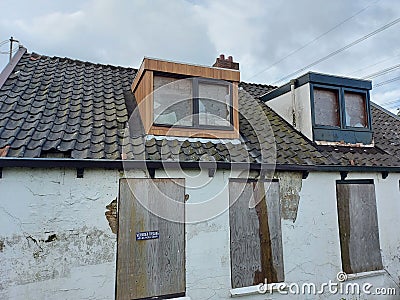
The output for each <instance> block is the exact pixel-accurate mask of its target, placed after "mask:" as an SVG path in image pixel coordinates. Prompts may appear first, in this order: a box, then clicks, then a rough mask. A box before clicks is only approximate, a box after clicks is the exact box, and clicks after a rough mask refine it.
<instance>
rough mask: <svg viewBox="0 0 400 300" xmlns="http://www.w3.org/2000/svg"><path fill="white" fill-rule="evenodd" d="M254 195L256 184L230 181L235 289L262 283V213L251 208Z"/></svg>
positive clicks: (232, 267)
mask: <svg viewBox="0 0 400 300" xmlns="http://www.w3.org/2000/svg"><path fill="white" fill-rule="evenodd" d="M253 197H254V194H253V186H252V183H248V182H230V183H229V199H230V202H231V207H230V209H229V221H230V237H231V269H232V274H231V282H232V288H238V287H244V286H250V285H254V284H257V283H259V282H257V283H256V282H254V274H255V273H256V272H259V273H260V272H262V266H261V250H260V238H259V236H258V232H259V224H258V216H257V212H256V210H255V209H254V208H249V201H254V200H253Z"/></svg>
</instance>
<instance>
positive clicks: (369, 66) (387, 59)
mask: <svg viewBox="0 0 400 300" xmlns="http://www.w3.org/2000/svg"><path fill="white" fill-rule="evenodd" d="M398 56H400V53H398V54H396V55H394V56H392V57H389V58H385V59H383V60H380V61H378V62H376V63H373V64H372V65H368V66H366V67H362V68H361V69H358V70H355V71H353V72H351V73H348V75H347V76H351V75H353V74H356V73H359V72H361V71H364V70H366V69H369V68H371V67H374V66H376V65H379V64H381V63H384V62H387V61H389V60H392V59H393V58H396V57H398Z"/></svg>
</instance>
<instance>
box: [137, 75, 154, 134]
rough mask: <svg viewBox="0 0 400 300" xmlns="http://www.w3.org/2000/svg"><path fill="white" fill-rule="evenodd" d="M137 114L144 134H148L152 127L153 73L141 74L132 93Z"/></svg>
mask: <svg viewBox="0 0 400 300" xmlns="http://www.w3.org/2000/svg"><path fill="white" fill-rule="evenodd" d="M134 94H135V98H136V102H137V105H138V108H139V113H140V116H141V119H142V122H143V127H144V130H145V132H146V133H147V132H149V130H150V128H151V126H152V125H153V114H152V112H153V72H152V71H147V72H145V73H144V74H143V76H142V77H141V80H140V84H138V86H137V88H136V89H135V91H134Z"/></svg>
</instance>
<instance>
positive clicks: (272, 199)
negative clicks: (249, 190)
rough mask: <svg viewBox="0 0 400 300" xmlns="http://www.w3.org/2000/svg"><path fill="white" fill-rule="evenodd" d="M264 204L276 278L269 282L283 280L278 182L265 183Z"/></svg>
mask: <svg viewBox="0 0 400 300" xmlns="http://www.w3.org/2000/svg"><path fill="white" fill-rule="evenodd" d="M264 186H265V187H264V189H265V190H266V203H267V213H268V218H267V219H268V226H269V233H270V240H271V252H272V266H271V268H273V269H274V273H275V275H276V277H271V280H272V281H271V282H282V281H284V280H285V276H284V266H283V246H282V227H281V206H280V196H279V195H280V194H279V189H280V188H279V182H275V181H274V182H265V183H264Z"/></svg>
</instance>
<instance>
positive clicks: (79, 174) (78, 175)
mask: <svg viewBox="0 0 400 300" xmlns="http://www.w3.org/2000/svg"><path fill="white" fill-rule="evenodd" d="M84 171H85V169H84V168H77V169H76V178H83V173H84Z"/></svg>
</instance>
